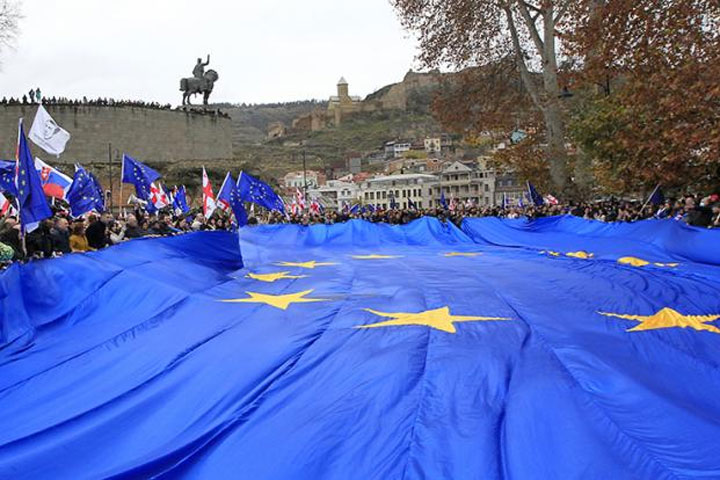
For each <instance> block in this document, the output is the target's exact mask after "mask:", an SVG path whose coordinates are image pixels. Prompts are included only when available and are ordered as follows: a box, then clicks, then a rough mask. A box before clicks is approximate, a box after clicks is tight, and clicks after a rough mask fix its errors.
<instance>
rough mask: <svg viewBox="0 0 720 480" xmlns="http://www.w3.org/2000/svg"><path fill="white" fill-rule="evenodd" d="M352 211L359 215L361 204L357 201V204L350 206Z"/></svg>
mask: <svg viewBox="0 0 720 480" xmlns="http://www.w3.org/2000/svg"><path fill="white" fill-rule="evenodd" d="M350 213H352V214H353V215H357V214H358V213H360V204H359V203H356V204H355V205H353V206H352V207H350Z"/></svg>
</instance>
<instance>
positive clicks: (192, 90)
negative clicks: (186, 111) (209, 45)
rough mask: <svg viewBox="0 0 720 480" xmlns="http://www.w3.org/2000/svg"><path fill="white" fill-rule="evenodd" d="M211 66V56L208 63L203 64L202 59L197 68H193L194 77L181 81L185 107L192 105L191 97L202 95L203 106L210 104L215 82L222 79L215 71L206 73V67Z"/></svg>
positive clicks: (199, 59)
mask: <svg viewBox="0 0 720 480" xmlns="http://www.w3.org/2000/svg"><path fill="white" fill-rule="evenodd" d="M209 64H210V55H208V57H207V61H206V62H203V61H202V58H198V59H197V63H196V64H195V68H193V76H192V77H190V78H183V79H181V80H180V91H181V92H183V100H182V104H183V105H192V103H190V95H195V94H198V93H202V95H203V105H207V104H208V99H209V98H210V94H211V93H212V91H213V86H214V85H215V82H217V81H218V78H220V77H219V76H218V74H217V72H216V71H215V70H208V71H207V72H206V71H205V67H206V66H208V65H209Z"/></svg>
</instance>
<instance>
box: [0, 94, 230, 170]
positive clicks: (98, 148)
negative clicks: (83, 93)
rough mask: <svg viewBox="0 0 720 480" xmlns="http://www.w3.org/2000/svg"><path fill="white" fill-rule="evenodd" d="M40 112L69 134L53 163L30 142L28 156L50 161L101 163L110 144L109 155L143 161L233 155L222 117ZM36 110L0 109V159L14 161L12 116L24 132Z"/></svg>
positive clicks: (118, 110)
mask: <svg viewBox="0 0 720 480" xmlns="http://www.w3.org/2000/svg"><path fill="white" fill-rule="evenodd" d="M45 108H46V109H47V110H48V112H49V113H50V115H51V116H52V117H53V118H54V119H55V121H56V122H57V123H58V124H59V125H60V126H61V127H63V128H64V129H65V130H67V131H69V132H70V135H72V138H71V139H70V142H69V143H68V146H67V149H66V150H65V153H64V154H63V155H61V157H60V159H59V160H57V159H54V158H53V157H52V156H51V155H49V154H47V153H45V152H44V151H42V150H41V149H40V148H39V147H36V146H35V145H34V144H32V149H33V153H34V154H35V155H36V156H38V157H40V158H42V159H44V160H47V161H49V162H50V163H53V162H58V161H59V162H61V163H74V162H79V163H89V162H98V161H106V160H107V158H108V143H112V149H113V151H116V150H117V151H119V152H126V153H128V154H129V155H131V156H133V157H134V158H136V159H138V160H141V161H148V162H173V161H180V160H208V161H211V160H219V159H229V158H232V156H233V154H232V126H231V120H230V119H229V118H226V117H220V116H218V115H214V114H206V115H204V114H200V113H194V112H185V111H178V110H158V109H152V108H142V107H121V106H96V105H81V106H65V105H63V106H60V105H50V106H46V107H45ZM36 109H37V106H36V105H0V158H2V159H14V158H15V149H16V142H17V122H18V118H20V117H24V118H25V120H24V125H25V132H26V133H27V132H28V131H29V130H30V126H31V125H32V121H33V119H34V118H35V111H36ZM31 143H32V142H31Z"/></svg>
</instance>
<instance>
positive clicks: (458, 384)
mask: <svg viewBox="0 0 720 480" xmlns="http://www.w3.org/2000/svg"><path fill="white" fill-rule="evenodd" d="M238 235H239V239H238ZM719 235H720V232H719V231H712V230H703V229H697V228H694V227H688V226H684V225H682V224H680V223H678V222H672V221H659V220H656V221H645V222H638V223H632V224H631V223H618V224H606V223H600V222H591V221H586V220H583V219H578V218H570V217H550V218H543V219H540V220H537V221H534V222H528V221H524V220H500V219H496V218H482V219H468V220H465V222H464V223H463V224H462V225H461V227H460V228H459V227H456V226H455V225H453V224H452V223H451V222H447V223H442V222H440V221H439V220H437V219H434V218H421V219H419V220H416V221H414V222H413V223H410V224H408V225H404V226H390V225H387V224H371V223H368V222H365V221H362V220H352V221H350V222H347V223H342V224H335V225H313V226H310V227H303V226H298V225H263V226H258V227H249V228H243V229H241V230H240V232H239V234H231V233H228V232H196V233H191V234H187V235H181V236H176V237H169V238H155V239H140V240H132V241H129V242H125V243H122V244H120V245H117V246H115V247H111V248H108V249H105V250H102V251H97V252H90V253H86V254H75V255H66V256H64V257H62V258H59V259H52V260H46V261H41V262H31V263H29V264H25V265H17V264H16V265H13V266H11V267H10V268H9V269H7V270H5V271H4V272H2V273H0V292H1V293H0V426H1V428H0V478H8V479H13V480H23V479H36V478H52V479H78V478H128V479H131V478H132V479H135V478H183V479H184V478H193V479H195V478H197V479H225V478H243V479H245V478H247V479H293V480H297V479H301V480H302V479H308V480H318V479H350V480H355V479H358V480H368V479H379V480H380V479H383V480H384V479H443V480H444V479H453V480H466V479H467V480H469V479H509V478H512V479H652V480H655V479H680V478H718V476H719V475H720V456H718V455H717V452H718V451H720V422H719V421H718V419H720V401H718V399H719V398H720V357H719V356H718V352H720V250H719V249H718V248H717V245H718V240H720V238H719V237H718V236H719Z"/></svg>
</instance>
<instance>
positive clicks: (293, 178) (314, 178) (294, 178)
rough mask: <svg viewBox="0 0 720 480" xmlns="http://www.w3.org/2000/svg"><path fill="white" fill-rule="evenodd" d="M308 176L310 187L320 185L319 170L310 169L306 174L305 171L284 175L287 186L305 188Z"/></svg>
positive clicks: (284, 182)
mask: <svg viewBox="0 0 720 480" xmlns="http://www.w3.org/2000/svg"><path fill="white" fill-rule="evenodd" d="M306 177H307V186H308V188H315V187H317V186H318V183H319V182H318V172H315V171H312V170H308V171H307V172H306V174H305V175H303V172H301V171H300V172H290V173H288V174H286V175H285V176H284V177H283V184H284V186H285V188H303V187H304V186H305V178H306Z"/></svg>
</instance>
